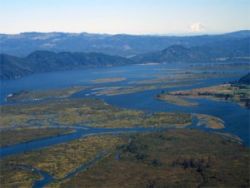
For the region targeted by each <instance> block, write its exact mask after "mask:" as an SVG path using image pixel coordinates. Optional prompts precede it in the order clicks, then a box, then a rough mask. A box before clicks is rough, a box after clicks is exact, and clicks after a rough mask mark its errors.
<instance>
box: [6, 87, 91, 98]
mask: <svg viewBox="0 0 250 188" xmlns="http://www.w3.org/2000/svg"><path fill="white" fill-rule="evenodd" d="M86 88H87V87H84V86H74V87H69V88H63V89H55V90H41V91H20V92H17V93H12V94H9V95H8V97H7V101H8V102H20V101H34V100H43V99H48V98H67V97H69V96H71V95H72V94H74V93H77V92H79V91H82V90H84V89H86Z"/></svg>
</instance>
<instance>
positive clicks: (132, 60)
mask: <svg viewBox="0 0 250 188" xmlns="http://www.w3.org/2000/svg"><path fill="white" fill-rule="evenodd" d="M22 35H25V36H26V37H24V38H22V37H21V39H20V36H22ZM27 35H28V36H30V37H28V38H27ZM50 35H52V36H50ZM54 35H55V33H50V34H44V33H42V34H41V33H40V34H38V33H33V34H32V33H29V34H27V33H26V34H20V35H15V36H10V38H11V39H6V37H7V36H8V35H1V37H3V36H4V37H3V38H5V39H4V40H3V41H2V40H0V41H1V44H3V43H4V44H5V45H3V46H2V47H1V51H2V52H6V53H1V54H0V68H1V71H0V79H2V80H3V79H4V80H5V79H16V78H20V77H22V76H25V75H29V74H33V73H40V72H50V71H59V70H72V69H84V68H86V67H100V66H118V65H127V64H139V63H151V62H157V63H176V62H183V63H187V62H192V63H197V62H202V63H204V62H217V61H220V62H221V61H223V62H228V61H230V62H231V61H241V62H245V61H247V62H249V61H250V31H239V32H234V33H228V34H224V35H213V36H193V37H162V39H164V40H163V41H165V42H166V41H168V42H166V43H165V46H167V47H164V48H163V49H160V50H155V49H158V48H160V46H164V45H163V42H162V41H160V40H159V39H160V38H161V37H158V36H129V35H119V36H116V35H115V36H109V35H108V36H106V35H94V34H88V35H89V40H90V38H93V43H92V44H93V45H94V44H95V42H96V41H98V40H101V38H102V37H103V40H104V41H106V40H107V41H108V40H111V38H113V37H114V38H116V40H113V43H108V42H107V41H106V45H109V46H112V48H115V47H116V46H118V49H119V42H117V40H118V39H117V38H120V40H118V41H120V43H123V44H125V43H126V45H128V43H129V41H130V43H129V44H130V45H131V46H133V45H132V44H134V46H137V47H139V46H140V45H139V44H140V43H141V46H142V47H141V48H140V50H138V49H139V48H131V49H133V50H132V51H131V53H132V52H133V53H134V54H137V53H138V51H140V52H145V51H149V52H145V53H138V54H137V55H133V56H131V57H122V54H123V52H121V51H120V50H121V49H120V50H118V51H120V52H119V53H118V51H115V50H114V52H113V53H108V54H104V53H101V52H72V51H74V50H75V51H78V50H79V49H78V50H77V49H76V47H75V48H74V47H72V48H71V45H69V46H68V45H66V44H65V46H66V47H67V49H70V51H67V52H55V51H60V50H59V49H58V48H57V49H56V48H53V49H54V50H51V48H49V47H47V48H46V51H45V50H38V49H39V48H38V47H37V46H36V44H37V40H38V41H41V40H42V41H44V40H45V41H47V42H48V41H54V39H55V38H54ZM56 35H62V39H61V40H63V38H64V37H63V36H68V35H70V34H64V33H56ZM71 35H72V34H71ZM79 35H81V34H79ZM83 35H84V36H85V35H87V34H83ZM15 37H16V39H15ZM37 37H38V38H37ZM74 37H76V38H77V37H79V36H74V35H73V36H72V38H74ZM85 37H86V36H85ZM7 38H8V37H7ZM34 38H36V39H34ZM97 38H98V40H97ZM122 38H123V39H122ZM131 38H134V39H135V40H134V42H132V40H130V39H131ZM51 39H52V40H51ZM8 40H9V42H8ZM20 40H22V41H23V43H22V42H21V41H20ZM25 40H26V41H31V40H34V41H35V42H34V43H35V44H34V45H31V44H29V42H27V43H26V42H24V41H25ZM144 40H145V41H144ZM104 41H103V42H102V43H103V44H105V42H104ZM115 41H116V42H115ZM169 41H171V42H169ZM174 41H175V42H174ZM180 41H182V42H180ZM185 41H186V42H185ZM188 41H189V42H188ZM191 41H192V43H191ZM205 41H206V42H205ZM75 42H76V46H77V44H78V42H79V41H75ZM88 42H90V41H88ZM99 42H100V41H99ZM131 42H132V43H131ZM137 42H138V43H137ZM142 43H144V44H142ZM150 43H152V44H154V45H152V46H151V47H150V45H149V44H150ZM170 43H173V45H171V46H168V45H169V44H170ZM179 43H180V44H179ZM14 44H16V45H14ZM195 44H196V45H195ZM11 45H12V47H11ZM25 45H27V46H26V47H25ZM72 45H73V44H72ZM84 45H85V44H84V43H83V46H84ZM58 47H60V46H58ZM37 48H38V49H37ZM96 48H99V49H100V51H105V50H104V48H103V45H102V44H100V46H98V45H97V46H96ZM112 48H110V49H112ZM18 49H20V50H23V51H22V53H23V52H24V51H25V50H26V52H28V51H29V50H32V49H34V50H35V51H34V52H32V53H30V54H29V55H26V56H21V57H20V56H19V55H20V53H17V54H16V52H17V51H19V50H18ZM90 49H91V47H90V48H89V49H88V50H90ZM135 49H136V50H135ZM11 50H12V53H10V51H11ZM48 50H49V51H48ZM88 50H86V51H88ZM93 51H95V50H93ZM97 51H98V50H97ZM7 52H8V54H7ZM14 52H15V53H14ZM13 53H14V54H15V55H13ZM117 53H118V55H120V56H118V55H110V54H117ZM130 55H131V54H130Z"/></svg>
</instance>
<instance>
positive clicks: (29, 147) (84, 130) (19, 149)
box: [0, 126, 167, 188]
mask: <svg viewBox="0 0 250 188" xmlns="http://www.w3.org/2000/svg"><path fill="white" fill-rule="evenodd" d="M55 127H57V128H63V129H65V128H70V129H75V132H73V133H69V134H65V135H59V136H54V137H49V138H48V137H47V138H41V139H37V140H32V141H29V142H25V143H20V144H14V145H10V146H6V147H2V148H0V158H4V157H7V156H10V155H14V154H21V153H24V152H28V151H34V150H38V149H42V148H45V147H49V146H53V145H56V144H61V143H67V142H69V141H72V140H76V139H79V138H83V137H87V136H92V135H103V134H121V133H138V132H157V131H162V130H167V128H155V127H150V128H146V127H135V128H92V127H87V126H82V127H81V126H68V127H65V126H61V127H60V126H52V127H51V128H55ZM106 154H107V152H106V151H102V152H101V153H98V154H97V155H96V157H95V158H94V159H92V160H91V161H89V162H87V163H84V164H82V165H80V166H79V167H78V168H76V169H75V170H73V171H72V172H69V173H68V174H67V175H66V176H65V177H63V178H62V179H55V178H54V177H53V176H52V175H50V174H49V173H48V172H45V171H43V170H41V169H37V168H34V167H32V166H28V165H18V166H17V167H18V168H20V169H22V170H26V171H30V172H32V173H35V174H37V175H39V176H41V177H42V179H39V180H36V181H35V182H34V184H33V186H32V187H33V188H41V187H44V186H46V185H48V184H50V183H52V182H54V181H62V180H65V179H68V178H70V177H72V176H74V175H76V174H77V173H79V172H80V171H84V170H87V169H88V168H89V167H91V166H92V165H94V164H95V163H96V162H97V161H99V160H100V159H102V158H103V157H104V156H105V155H106Z"/></svg>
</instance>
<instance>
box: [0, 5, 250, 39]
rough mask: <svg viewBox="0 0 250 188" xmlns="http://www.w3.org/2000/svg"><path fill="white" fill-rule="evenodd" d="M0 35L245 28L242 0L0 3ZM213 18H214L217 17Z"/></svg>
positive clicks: (249, 21)
mask: <svg viewBox="0 0 250 188" xmlns="http://www.w3.org/2000/svg"><path fill="white" fill-rule="evenodd" d="M0 4H1V7H0V33H6V34H17V33H23V32H30V31H35V32H55V31H58V32H66V33H82V32H83V31H84V32H87V33H96V34H110V35H114V34H128V35H203V34H220V33H227V32H231V31H238V30H249V29H250V15H249V13H248V12H249V7H250V2H249V1H247V0H239V1H237V2H236V1H234V0H227V1H225V0H224V1H218V0H203V1H199V0H189V1H188V2H187V1H186V2H183V1H181V0H175V1H174V0H144V1H142V0H133V1H130V0H127V1H115V0H107V1H105V4H104V3H103V2H102V1H101V0H93V1H87V0H82V1H80V0H71V1H68V0H60V1H59V0H54V1H49V0H43V1H36V0H26V1H22V2H21V1H18V0H8V1H4V0H0ZM218 15H219V16H218Z"/></svg>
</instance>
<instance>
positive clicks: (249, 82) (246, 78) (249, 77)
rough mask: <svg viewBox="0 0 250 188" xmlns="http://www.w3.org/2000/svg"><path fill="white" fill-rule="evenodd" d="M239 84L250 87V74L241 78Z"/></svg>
mask: <svg viewBox="0 0 250 188" xmlns="http://www.w3.org/2000/svg"><path fill="white" fill-rule="evenodd" d="M238 83H240V84H247V85H250V73H248V74H247V75H245V76H243V77H241V78H240V79H239V81H238Z"/></svg>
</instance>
